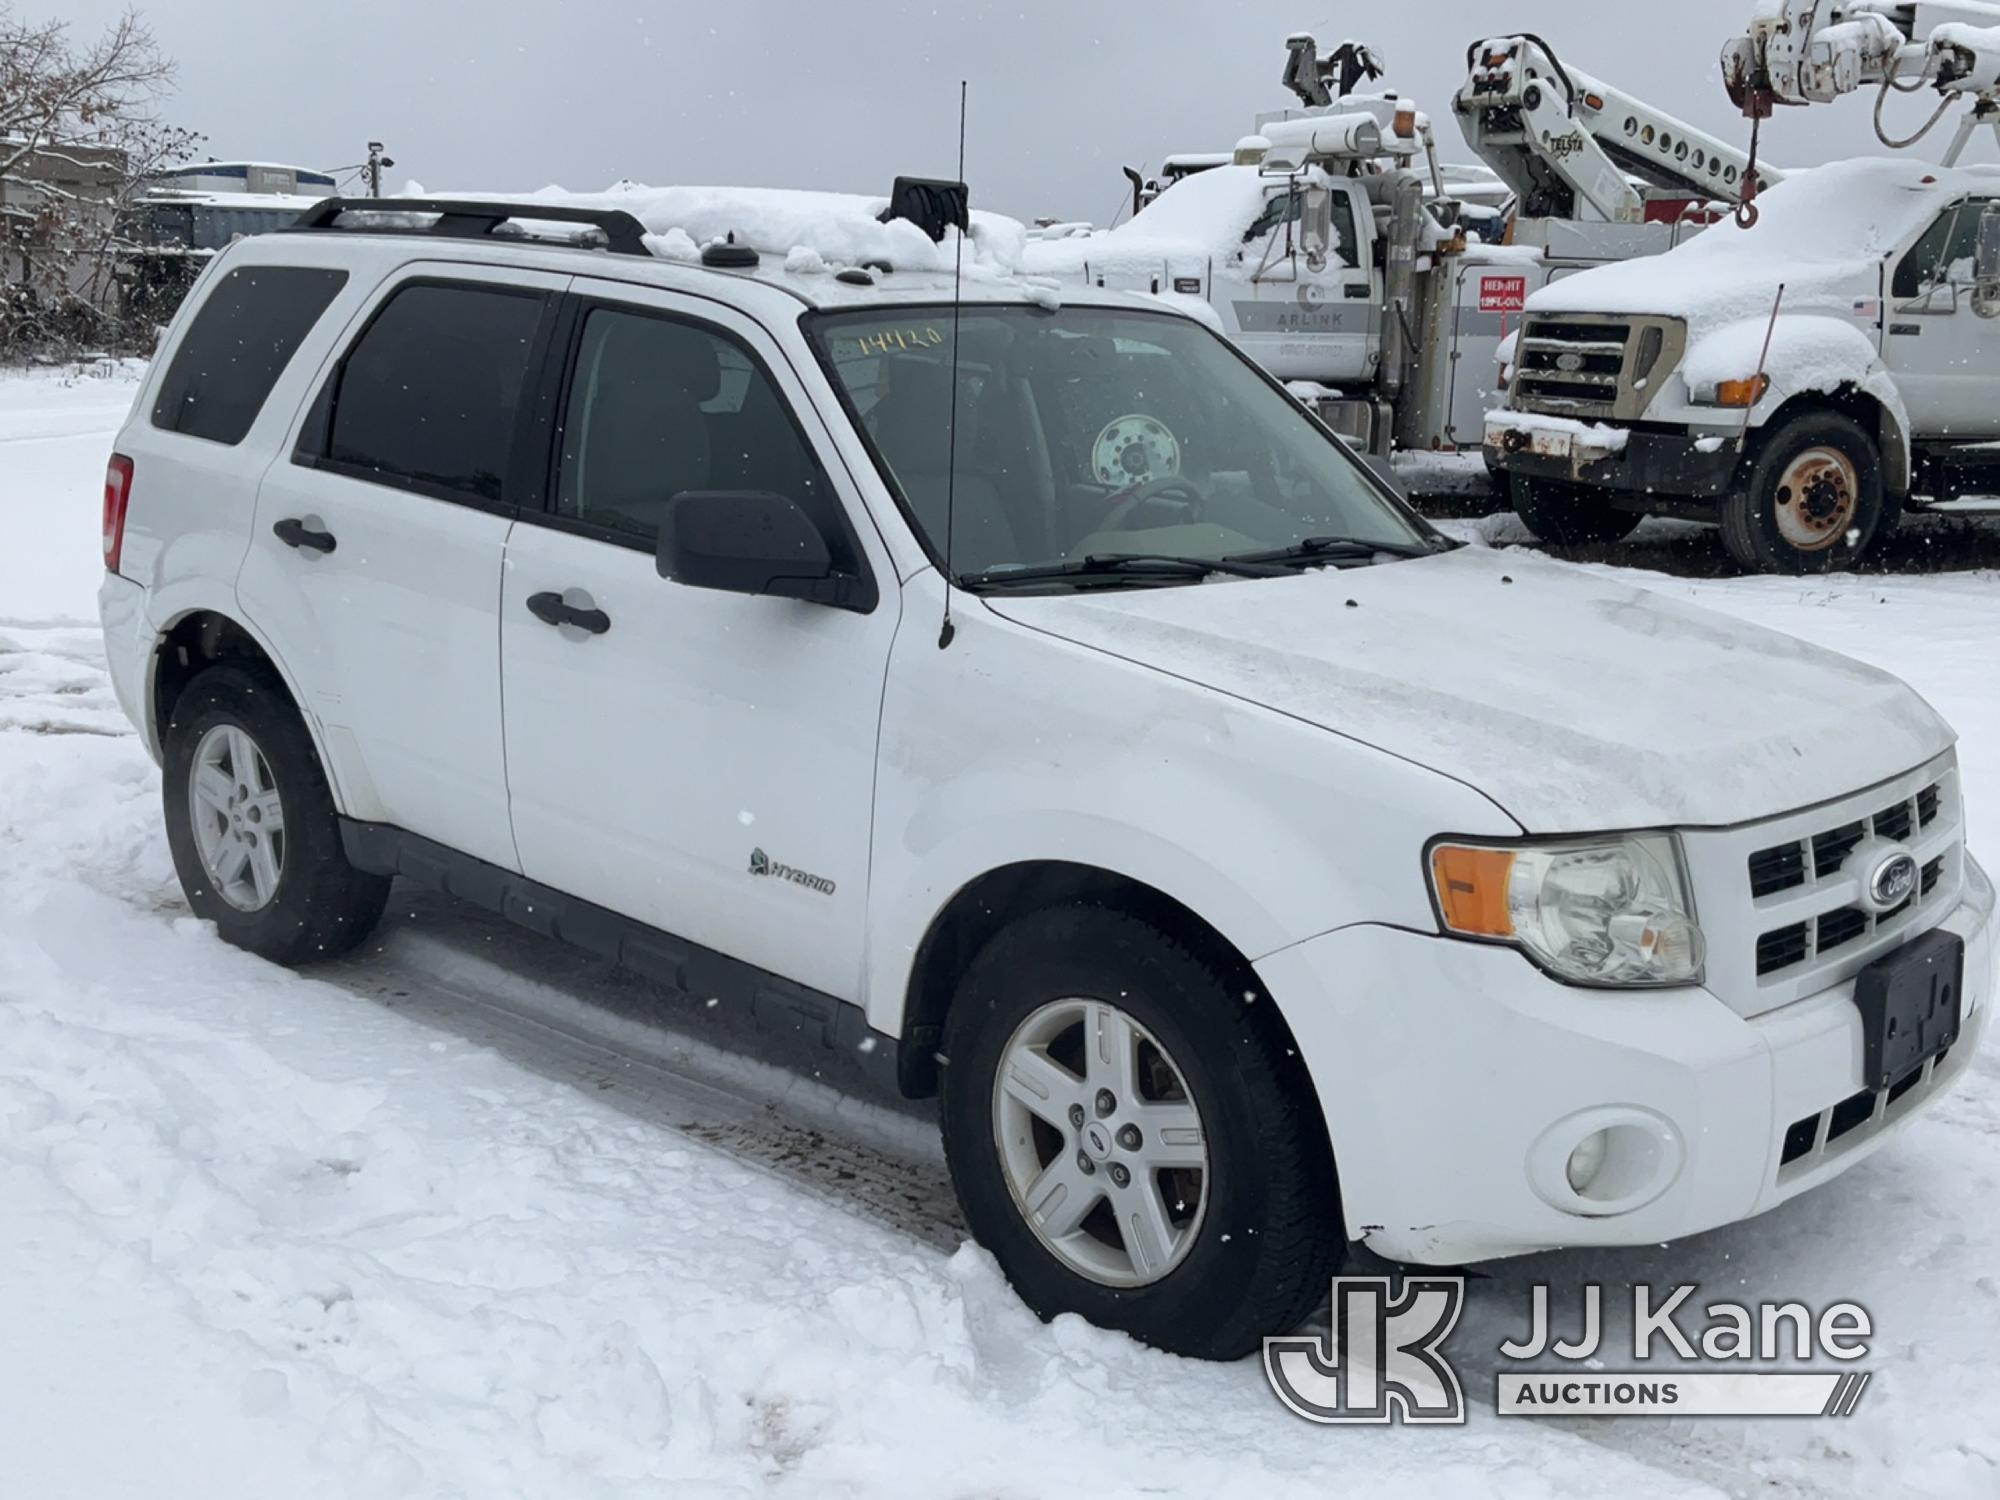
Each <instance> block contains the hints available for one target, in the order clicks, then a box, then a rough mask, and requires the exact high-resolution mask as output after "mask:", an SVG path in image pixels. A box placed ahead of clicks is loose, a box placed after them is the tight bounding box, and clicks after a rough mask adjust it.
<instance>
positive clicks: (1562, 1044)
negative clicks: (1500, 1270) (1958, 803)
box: [1257, 856, 1994, 1265]
mask: <svg viewBox="0 0 2000 1500" xmlns="http://www.w3.org/2000/svg"><path fill="white" fill-rule="evenodd" d="M1966 871H1967V878H1966V886H1965V896H1964V899H1963V900H1962V901H1961V903H1960V904H1959V906H1958V907H1957V908H1956V909H1954V910H1953V911H1952V913H1951V914H1950V915H1949V916H1947V917H1946V918H1945V919H1944V920H1943V922H1941V923H1939V924H1938V925H1939V926H1942V927H1944V928H1946V929H1948V930H1950V931H1952V932H1956V933H1958V934H1959V935H1960V936H1962V937H1963V938H1964V939H1965V941H1966V967H1965V992H1964V1001H1963V1005H1964V1026H1963V1030H1962V1032H1961V1034H1960V1036H1959V1039H1958V1041H1957V1042H1956V1044H1955V1045H1954V1046H1953V1047H1952V1048H1951V1049H1950V1051H1949V1052H1948V1053H1947V1054H1946V1055H1945V1056H1944V1057H1943V1058H1942V1059H1940V1060H1939V1061H1938V1062H1937V1063H1935V1064H1934V1065H1927V1066H1926V1068H1925V1069H1924V1071H1923V1074H1922V1076H1921V1078H1920V1079H1918V1080H1917V1081H1916V1082H1914V1083H1912V1084H1910V1085H1909V1086H1908V1087H1907V1088H1905V1089H1904V1090H1903V1091H1902V1092H1900V1093H1899V1094H1897V1096H1896V1097H1895V1099H1894V1100H1893V1102H1892V1101H1891V1100H1890V1099H1889V1096H1888V1095H1887V1094H1886V1093H1885V1094H1882V1095H1878V1096H1875V1097H1873V1099H1872V1100H1869V1101H1866V1102H1865V1104H1862V1105H1859V1106H1858V1101H1859V1100H1860V1096H1862V1095H1864V1094H1866V1093H1867V1091H1866V1090H1865V1089H1864V1087H1863V1084H1862V1030H1861V1016H1860V1012H1859V1011H1858V1010H1857V1009H1856V1007H1855V1005H1854V1000H1853V994H1854V985H1853V982H1852V981H1851V980H1850V981H1847V982H1845V983H1842V984H1838V985H1835V986H1833V987H1831V988H1829V989H1826V990H1823V991H1821V992H1820V993H1818V994H1816V995H1812V996H1809V997H1807V998H1805V999H1802V1000H1799V1001H1797V1002H1795V1003H1794V1004H1791V1005H1787V1006H1784V1007H1782V1008H1781V1009H1778V1010H1775V1011H1772V1012H1769V1013H1767V1014H1765V1015H1762V1016H1758V1017H1756V1018H1754V1019H1748V1020H1746V1019H1744V1018H1743V1017H1741V1016H1739V1015H1738V1014H1737V1013H1736V1012H1735V1011H1733V1010H1731V1009H1730V1008H1729V1007H1728V1006H1727V1005H1725V1004H1724V1003H1723V1002H1722V1001H1721V1000H1719V999H1717V998H1716V997H1715V996H1714V995H1712V994H1710V993H1709V992H1708V991H1707V990H1705V989H1699V988H1687V989H1678V990H1655V991H1629V992H1607V991H1594V990H1583V989H1575V988H1571V987H1569V986H1566V985H1561V984H1558V983H1556V982H1555V981H1553V980H1551V979H1549V978H1547V977H1546V976H1545V975H1543V974H1542V973H1541V972H1540V971H1539V970H1537V969H1535V968H1534V967H1533V966H1532V965H1530V964H1529V963H1528V962H1527V961H1526V960H1524V959H1523V958H1522V957H1521V956H1520V955H1519V954H1518V953H1516V952H1514V951H1513V950H1511V949H1508V948H1501V947H1486V946H1479V945H1476V944H1471V943H1461V942H1456V941H1452V940H1450V939H1446V938H1441V937H1434V936H1426V935H1423V934H1419V933H1413V932H1408V931H1404V930H1402V929H1396V928H1386V927H1372V926H1371V927H1352V928H1346V929H1343V930H1342V931H1339V932H1334V933H1329V934H1327V935H1326V936H1324V937H1320V938H1316V939H1313V940H1312V941H1310V942H1307V943H1302V944H1300V945H1298V946H1297V947H1294V948H1288V949H1286V950H1284V951H1282V952H1280V953H1277V954H1273V955H1272V956H1271V957H1269V958H1267V959H1265V960H1263V961H1262V962H1260V963H1259V964H1258V965H1257V970H1258V973H1259V975H1260V976H1261V977H1262V979H1263V980H1264V982H1265V984H1266V985H1267V986H1268V987H1269V991H1270V993H1271V994H1272V996H1273V997H1274V998H1276V999H1277V1000H1278V1001H1279V1002H1280V1004H1281V1005H1282V1006H1283V1008H1284V1012H1285V1016H1286V1019H1287V1021H1288V1022H1289V1023H1290V1024H1291V1027H1292V1030H1293V1033H1294V1035H1295V1036H1296V1038H1297V1041H1298V1044H1299V1048H1300V1051H1301V1053H1302V1054H1303V1055H1304V1057H1305V1059H1306V1062H1307V1064H1308V1066H1309V1067H1310V1069H1311V1071H1312V1074H1313V1078H1314V1081H1315V1084H1316V1085H1317V1087H1318V1089H1319V1094H1320V1101H1321V1105H1322V1107H1323V1109H1324V1111H1325V1114H1326V1120H1327V1129H1328V1133H1329V1135H1330V1137H1331V1138H1332V1141H1333V1146H1334V1155H1335V1158H1336V1161H1337V1165H1338V1168H1339V1173H1340V1185H1341V1199H1342V1207H1343V1209H1344V1211H1345V1214H1346V1218H1347V1229H1348V1234H1349V1237H1350V1238H1352V1239H1357V1240H1362V1241H1365V1242H1366V1243H1367V1244H1368V1245H1369V1246H1370V1247H1371V1248H1372V1249H1374V1250H1375V1251H1377V1252H1378V1253H1380V1254H1382V1255H1384V1256H1387V1257H1389V1258H1390V1259H1393V1260H1399V1261H1405V1262H1410V1263H1414V1264H1420V1265H1458V1264H1463V1263H1467V1262H1472V1261H1479V1260H1491V1259H1496V1258H1498V1257H1501V1256H1507V1255H1518V1254H1523V1253H1525V1252H1528V1251H1534V1250H1545V1249H1554V1248H1556V1247H1559V1246H1565V1245H1626V1244H1647V1243H1657V1242H1659V1241H1663V1240H1671V1239H1676V1238H1679V1237H1681V1236H1685V1235H1689V1234H1694V1233H1697V1232H1699V1231H1702V1230H1705V1229H1712V1228H1715V1227H1716V1226H1718V1225H1722V1224H1729V1223H1734V1222H1736V1221H1737V1220H1740V1219H1747V1218H1750V1217H1752V1216H1753V1215H1756V1214H1760V1213H1763V1212H1764V1211H1765V1210H1767V1209H1770V1208H1775V1207H1776V1206H1777V1205H1778V1204H1780V1203H1782V1202H1784V1201H1785V1200H1786V1199H1788V1198H1791V1197H1793V1196H1795V1195H1796V1194H1798V1193H1801V1192H1804V1191H1805V1190H1806V1189H1807V1188H1810V1187H1813V1186H1815V1185H1817V1184H1818V1183H1821V1182H1824V1181H1826V1180H1827V1179H1829V1178H1831V1177H1835V1176H1837V1175H1839V1174H1840V1173H1841V1172H1844V1171H1845V1170H1847V1168H1849V1167H1851V1166H1853V1165H1854V1164H1855V1163H1856V1162H1858V1161H1860V1160H1861V1159H1862V1158H1863V1157H1865V1156H1868V1155H1870V1154H1871V1153H1872V1152H1874V1151H1875V1150H1877V1149H1879V1148H1880V1147H1881V1146H1882V1145H1883V1143H1884V1142H1886V1141H1887V1140H1888V1139H1889V1138H1890V1137H1891V1136H1893V1135H1894V1134H1895V1133H1896V1132H1897V1130H1898V1129H1900V1128H1901V1127H1902V1126H1903V1125H1905V1124H1907V1123H1908V1121H1909V1120H1910V1119H1911V1118H1913V1117H1914V1116H1915V1115H1917V1114H1920V1113H1922V1112H1923V1111H1924V1110H1925V1109H1926V1108H1927V1107H1928V1106H1929V1105H1930V1104H1931V1103H1932V1102H1933V1101H1935V1100H1936V1099H1937V1098H1938V1097H1940V1096H1941V1095H1942V1094H1943V1093H1944V1092H1945V1091H1946V1090H1947V1089H1949V1088H1950V1087H1951V1086H1952V1085H1953V1084H1954V1083H1955V1082H1956V1081H1957V1080H1958V1078H1959V1076H1960V1075H1961V1074H1963V1073H1964V1072H1965V1070H1966V1069H1967V1068H1968V1067H1969V1066H1970V1065H1971V1062H1972V1059H1973V1056H1974V1054H1975V1053H1976V1052H1977V1050H1978V1048H1979V1044H1980V1041H1981V1039H1982V1036H1983V1033H1984V1031H1985V1029H1986V1023H1987V1015H1988V1012H1989V1011H1990V1010H1991V1009H1992V993H1993V980H1994V974H1993V963H1994V941H1993V936H1992V932H1991V922H1992V916H1993V906H1994V895H1993V888H1992V885H1991V884H1990V883H1989V882H1988V881H1987V879H1986V877H1985V875H1984V874H1983V873H1981V872H1980V871H1979V870H1978V867H1977V866H1976V865H1975V864H1974V863H1973V862H1972V860H1971V859H1970V857H1969V856H1968V858H1967V860H1966ZM1864 1109H1865V1113H1864V1112H1863V1110H1864ZM1843 1111H1845V1112H1844V1113H1843ZM1857 1116H1859V1118H1857ZM1808 1120H1811V1121H1815V1122H1816V1128H1815V1129H1814V1130H1813V1131H1812V1132H1811V1134H1812V1137H1813V1139H1812V1148H1811V1149H1810V1150H1809V1151H1806V1152H1805V1153H1803V1154H1800V1153H1799V1152H1798V1150H1797V1145H1796V1142H1797V1140H1798V1139H1799V1133H1800V1132H1799V1127H1800V1125H1801V1124H1802V1122H1805V1121H1808ZM1835 1121H1838V1122H1839V1128H1838V1129H1837V1130H1836V1129H1835V1126H1834V1124H1833V1122H1835ZM1600 1128H1608V1129H1610V1130H1611V1131H1612V1136H1611V1139H1612V1140H1613V1143H1614V1144H1613V1146H1612V1151H1613V1152H1614V1153H1615V1154H1614V1156H1613V1162H1612V1166H1611V1167H1610V1168H1607V1171H1610V1172H1611V1180H1612V1183H1613V1187H1614V1189H1626V1188H1629V1189H1630V1191H1629V1192H1628V1193H1626V1194H1625V1195H1624V1196H1623V1197H1620V1196H1619V1193H1618V1192H1617V1191H1615V1190H1614V1191H1613V1193H1612V1196H1611V1198H1610V1199H1609V1200H1605V1201H1597V1202H1585V1201H1583V1200H1580V1199H1578V1198H1577V1197H1576V1195H1574V1194H1573V1193H1570V1192H1569V1191H1568V1188H1567V1182H1566V1180H1565V1179H1564V1178H1563V1177H1562V1175H1561V1168H1562V1163H1563V1162H1564V1161H1566V1160H1567V1157H1568V1152H1569V1150H1570V1149H1571V1146H1572V1145H1573V1144H1574V1143H1575V1142H1576V1141H1577V1140H1579V1139H1581V1138H1582V1136H1583V1135H1586V1134H1589V1133H1591V1132H1592V1131H1595V1130H1597V1129H1600ZM1788 1135H1789V1136H1791V1137H1792V1140H1793V1142H1794V1145H1793V1146H1792V1148H1791V1149H1790V1150H1789V1151H1788V1149H1787V1144H1786V1143H1787V1137H1788ZM1619 1154H1622V1155H1624V1156H1625V1157H1628V1158H1629V1159H1626V1160H1623V1162H1622V1164H1621V1163H1620V1155H1619ZM1787 1156H1790V1157H1791V1159H1790V1160H1789V1161H1788V1160H1786V1158H1787ZM1620 1174H1622V1176H1621V1175H1620Z"/></svg>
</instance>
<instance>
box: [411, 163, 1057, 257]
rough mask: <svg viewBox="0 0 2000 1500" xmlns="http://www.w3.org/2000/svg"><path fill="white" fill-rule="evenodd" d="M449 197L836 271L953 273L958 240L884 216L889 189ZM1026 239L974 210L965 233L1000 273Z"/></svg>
mask: <svg viewBox="0 0 2000 1500" xmlns="http://www.w3.org/2000/svg"><path fill="white" fill-rule="evenodd" d="M447 196H451V197H464V196H476V197H479V198H483V199H487V200H489V201H498V202H502V203H524V204H527V203H551V204H554V203H560V204H563V205H565V206H567V207H571V208H599V209H622V210H624V211H625V212H626V213H629V214H631V215H632V217H634V218H635V219H637V220H638V221H639V222H640V223H641V224H643V225H644V226H645V228H646V231H647V237H648V244H649V246H650V247H651V248H652V250H653V251H654V253H656V254H658V255H662V256H665V257H666V258H668V259H670V260H692V259H694V258H696V257H697V256H698V255H699V254H700V250H701V247H702V246H704V245H707V244H710V243H712V242H714V241H716V240H721V239H723V238H725V237H726V236H729V235H734V236H735V237H736V241H737V243H738V244H743V245H749V246H750V247H751V248H752V249H755V250H760V251H764V252H766V253H768V254H772V255H781V256H785V257H787V258H788V260H791V259H793V253H794V252H796V251H804V252H807V253H808V254H809V255H810V256H811V257H814V258H816V259H817V261H818V262H819V266H818V267H817V268H816V269H831V270H837V269H839V268H841V267H843V266H858V265H863V264H865V263H867V262H869V261H871V260H874V261H886V262H887V263H888V264H890V265H892V266H894V267H895V268H896V269H897V270H899V271H950V270H951V269H952V262H953V258H954V255H955V237H954V236H953V235H952V234H951V233H949V232H947V234H946V235H945V238H944V241H943V242H942V243H937V242H934V241H933V240H932V239H931V237H930V236H929V235H928V234H926V233H924V231H923V230H922V229H920V228H918V227H917V226H916V225H915V224H912V223H910V222H909V221H908V220H907V219H897V220H893V221H891V222H890V223H887V224H884V223H882V222H881V221H880V219H879V218H878V217H877V216H878V215H879V214H881V212H882V211H883V210H884V209H886V208H887V207H888V206H889V200H888V198H887V197H886V196H882V197H869V196H865V195H861V194H855V193H827V192H817V191H810V190H806V189H797V188H746V187H660V188H655V187H642V186H640V185H639V184H637V183H631V182H621V183H619V184H618V185H617V186H615V187H614V188H612V189H611V190H609V191H608V192H602V193H573V192H569V191H568V190H566V189H564V188H560V187H547V188H543V189H542V190H541V191H540V192H536V193H479V194H474V195H467V194H457V193H454V194H450V195H447ZM1027 238H1028V232H1027V229H1026V227H1025V226H1024V225H1022V224H1021V223H1020V221H1019V220H1016V219H1010V218H1007V217H1006V216H1005V215H1002V214H990V213H982V212H979V211H978V210H974V212H973V214H972V233H971V235H970V236H969V237H968V238H967V240H966V255H965V264H966V269H967V272H968V274H977V275H985V276H992V275H994V274H1005V273H1007V272H1011V271H1013V270H1015V269H1017V268H1018V267H1019V266H1020V264H1021V250H1022V247H1023V246H1024V245H1025V244H1026V243H1027ZM796 260H797V264H796V265H794V267H793V269H795V270H801V271H803V270H804V269H806V268H807V267H808V266H809V265H811V261H810V260H808V259H807V257H806V256H803V255H802V256H798V257H797V258H796Z"/></svg>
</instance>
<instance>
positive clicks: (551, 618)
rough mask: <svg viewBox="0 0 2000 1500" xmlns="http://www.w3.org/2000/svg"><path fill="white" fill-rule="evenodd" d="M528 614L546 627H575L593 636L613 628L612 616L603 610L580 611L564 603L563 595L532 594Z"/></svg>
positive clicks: (529, 597) (529, 598)
mask: <svg viewBox="0 0 2000 1500" xmlns="http://www.w3.org/2000/svg"><path fill="white" fill-rule="evenodd" d="M528 613H529V614H531V615H533V616H534V617H535V618H536V619H537V620H540V621H541V622H542V623H543V624H544V625H574V626H576V628H577V629H578V630H587V631H589V632H590V633H591V634H592V635H603V634H604V632H605V631H607V630H609V629H610V628H611V616H609V615H607V614H606V613H605V612H604V611H603V610H601V609H578V608H577V607H576V606H575V605H574V604H566V603H564V602H563V596H562V595H561V594H553V593H549V594H530V595H529V596H528Z"/></svg>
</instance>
